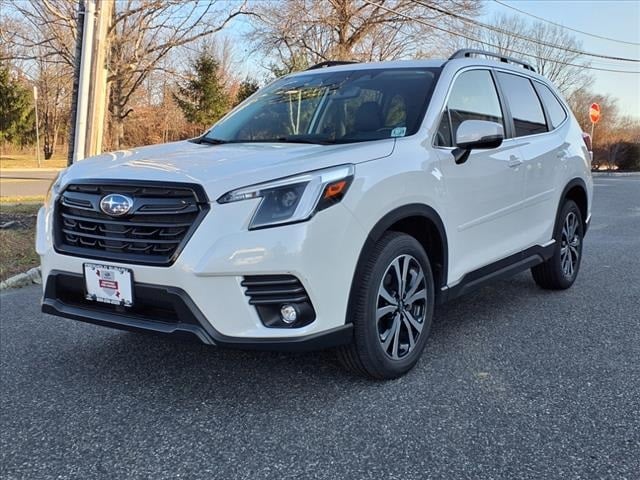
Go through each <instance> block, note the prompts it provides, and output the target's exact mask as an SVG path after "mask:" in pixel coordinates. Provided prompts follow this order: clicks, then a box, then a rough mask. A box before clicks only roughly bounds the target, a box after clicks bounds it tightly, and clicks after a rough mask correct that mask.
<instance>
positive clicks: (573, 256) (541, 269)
mask: <svg viewBox="0 0 640 480" xmlns="http://www.w3.org/2000/svg"><path fill="white" fill-rule="evenodd" d="M583 236H584V228H583V223H582V214H581V213H580V209H579V208H578V205H576V203H575V202H574V201H573V200H567V201H566V202H565V204H564V205H563V207H562V210H561V212H560V216H559V218H558V224H557V225H556V228H555V232H554V237H553V238H555V240H556V247H555V251H554V252H553V256H552V257H551V258H549V260H547V261H546V262H544V263H542V264H540V265H536V266H535V267H533V268H532V269H531V274H532V275H533V279H534V280H535V282H536V283H537V284H538V285H539V286H540V287H542V288H545V289H549V290H563V289H566V288H569V287H570V286H571V285H573V282H575V280H576V277H577V276H578V270H580V262H581V260H582V239H583Z"/></svg>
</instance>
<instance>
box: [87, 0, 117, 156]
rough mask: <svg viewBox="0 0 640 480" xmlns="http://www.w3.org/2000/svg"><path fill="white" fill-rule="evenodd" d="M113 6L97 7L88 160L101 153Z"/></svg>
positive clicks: (110, 0) (108, 0) (105, 2)
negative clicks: (109, 35)
mask: <svg viewBox="0 0 640 480" xmlns="http://www.w3.org/2000/svg"><path fill="white" fill-rule="evenodd" d="M114 6H115V2H114V0H102V1H100V2H98V5H97V12H96V31H95V35H94V38H93V47H92V50H93V52H92V62H91V84H90V93H89V111H88V127H87V134H86V141H85V156H87V157H88V156H91V155H97V154H99V153H102V136H103V133H104V117H105V110H106V105H107V74H108V70H107V63H106V60H107V52H108V51H109V42H108V33H109V27H110V25H111V20H112V15H113V10H114Z"/></svg>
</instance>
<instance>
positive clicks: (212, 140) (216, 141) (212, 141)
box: [200, 137, 229, 145]
mask: <svg viewBox="0 0 640 480" xmlns="http://www.w3.org/2000/svg"><path fill="white" fill-rule="evenodd" d="M200 143H208V144H209V145H223V144H225V143H229V142H228V141H227V140H221V139H219V138H209V137H202V138H200Z"/></svg>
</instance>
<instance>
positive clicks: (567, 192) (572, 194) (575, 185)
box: [554, 178, 589, 233]
mask: <svg viewBox="0 0 640 480" xmlns="http://www.w3.org/2000/svg"><path fill="white" fill-rule="evenodd" d="M566 200H573V201H574V202H575V203H576V205H578V208H579V209H580V214H581V215H582V227H583V231H584V233H587V227H588V226H589V224H588V222H587V215H588V214H589V196H588V195H587V185H586V183H585V181H584V180H583V179H582V178H574V179H572V180H570V181H569V182H568V183H567V184H566V185H565V187H564V190H563V191H562V195H560V202H559V203H558V209H557V211H556V212H557V213H556V223H555V224H554V225H557V224H558V217H559V215H560V211H561V210H562V205H563V204H564V202H565V201H566Z"/></svg>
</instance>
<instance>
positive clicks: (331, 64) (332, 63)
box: [307, 60, 358, 70]
mask: <svg viewBox="0 0 640 480" xmlns="http://www.w3.org/2000/svg"><path fill="white" fill-rule="evenodd" d="M351 63H358V62H353V61H348V60H329V61H328V62H320V63H316V64H315V65H314V66H312V67H309V68H307V70H317V69H318V68H327V67H335V66H337V65H349V64H351Z"/></svg>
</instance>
